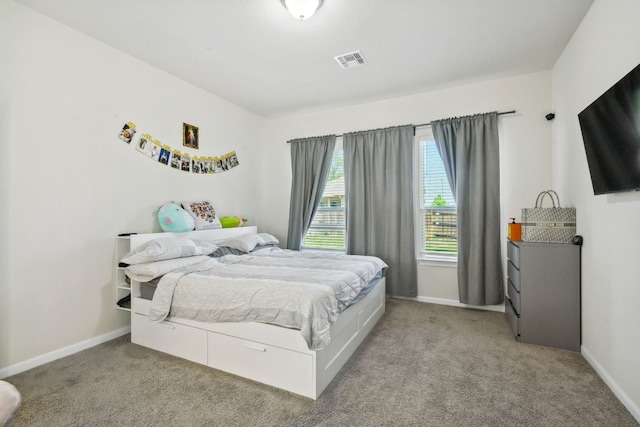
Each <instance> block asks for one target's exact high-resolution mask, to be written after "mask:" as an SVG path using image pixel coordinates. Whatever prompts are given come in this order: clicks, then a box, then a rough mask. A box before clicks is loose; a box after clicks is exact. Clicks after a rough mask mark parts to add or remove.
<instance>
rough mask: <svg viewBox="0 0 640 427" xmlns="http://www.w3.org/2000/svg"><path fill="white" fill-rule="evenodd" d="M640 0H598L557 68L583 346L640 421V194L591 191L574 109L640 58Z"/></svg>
mask: <svg viewBox="0 0 640 427" xmlns="http://www.w3.org/2000/svg"><path fill="white" fill-rule="evenodd" d="M638 17H640V2H638V1H637V0H596V2H595V3H594V4H593V6H592V7H591V9H590V11H589V13H588V14H587V16H586V17H585V19H584V21H583V22H582V24H581V25H580V27H579V28H578V30H577V31H576V33H575V35H574V36H573V38H572V40H571V42H570V43H569V45H568V46H567V48H566V49H565V51H564V53H563V54H562V56H561V57H560V59H559V60H558V62H557V63H556V65H555V67H554V69H553V106H554V110H555V112H556V119H555V120H554V122H553V139H554V145H553V159H554V164H553V182H554V186H555V187H556V188H558V189H559V190H560V191H561V192H562V193H564V194H566V195H567V197H568V200H567V201H568V202H570V203H572V204H575V206H576V208H577V216H578V233H579V234H582V235H583V236H584V246H583V248H582V351H583V354H584V355H585V357H587V359H588V360H589V361H590V362H591V363H592V365H594V367H596V369H597V370H598V371H599V372H600V374H601V375H602V376H603V377H604V378H605V380H606V381H607V382H608V383H609V386H610V387H611V388H612V389H613V390H614V392H616V394H617V395H618V397H619V398H620V399H621V400H622V401H623V403H625V404H626V405H627V407H628V408H629V409H630V410H631V412H633V414H634V416H635V417H636V418H637V419H639V420H640V363H638V361H639V360H640V328H639V327H638V326H639V325H640V307H639V305H638V302H639V301H640V262H638V261H639V259H640V258H639V256H640V222H639V221H638V219H639V218H640V193H621V194H613V195H601V196H594V195H593V189H592V187H591V181H590V176H589V169H588V166H587V160H586V155H585V151H584V146H583V145H582V137H581V134H580V127H579V123H578V118H577V115H578V113H579V112H580V111H582V110H583V109H584V108H585V107H586V106H587V105H589V104H590V103H591V102H592V101H594V100H595V99H596V98H597V97H598V96H600V95H601V94H602V93H604V92H605V91H606V90H607V89H608V88H609V87H611V85H613V84H614V83H615V82H617V81H618V80H619V79H620V78H622V77H623V76H624V75H625V74H627V73H628V72H629V71H631V69H632V68H634V67H635V66H637V65H638V64H639V63H640V26H639V25H638Z"/></svg>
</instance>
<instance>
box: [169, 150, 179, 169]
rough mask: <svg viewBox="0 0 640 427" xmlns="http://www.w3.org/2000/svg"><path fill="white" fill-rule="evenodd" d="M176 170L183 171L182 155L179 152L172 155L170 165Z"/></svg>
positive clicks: (176, 151)
mask: <svg viewBox="0 0 640 427" xmlns="http://www.w3.org/2000/svg"><path fill="white" fill-rule="evenodd" d="M169 164H170V165H171V167H172V168H174V169H181V166H182V155H181V154H180V152H179V151H178V150H175V151H174V152H173V153H172V155H171V161H170V163H169Z"/></svg>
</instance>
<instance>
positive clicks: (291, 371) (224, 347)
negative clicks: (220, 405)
mask: <svg viewBox="0 0 640 427" xmlns="http://www.w3.org/2000/svg"><path fill="white" fill-rule="evenodd" d="M208 354H209V358H208V363H207V365H208V366H210V367H212V368H216V369H220V370H222V371H225V372H229V373H232V374H236V375H240V376H243V377H245V378H250V379H252V380H256V381H259V382H261V383H264V384H269V385H272V386H275V387H279V388H284V389H285V390H290V391H293V392H294V393H298V394H302V395H308V393H309V392H308V390H311V389H313V388H315V382H314V378H315V372H314V366H313V364H314V362H313V357H312V356H311V355H310V354H304V353H299V352H297V351H292V350H287V349H284V348H280V347H275V346H271V345H267V344H262V343H258V342H255V341H248V340H244V339H242V338H236V337H232V336H229V335H224V334H219V333H216V332H208ZM308 397H312V398H315V396H308Z"/></svg>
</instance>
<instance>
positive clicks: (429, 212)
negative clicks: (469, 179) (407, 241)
mask: <svg viewBox="0 0 640 427" xmlns="http://www.w3.org/2000/svg"><path fill="white" fill-rule="evenodd" d="M419 152H420V156H419V157H420V158H419V164H420V165H419V168H418V169H419V185H418V188H419V189H420V202H419V208H420V212H419V218H420V222H419V224H417V227H416V231H417V232H418V233H419V234H420V235H419V236H418V241H419V242H420V253H421V256H423V257H424V256H429V255H439V256H450V257H455V256H456V254H457V208H456V203H455V198H454V197H453V193H452V192H451V186H450V185H449V181H448V179H447V174H446V172H445V169H444V164H443V162H442V158H441V157H440V153H439V152H438V147H437V145H436V142H435V140H434V139H433V136H432V135H429V134H427V135H426V136H423V137H421V138H420V139H419Z"/></svg>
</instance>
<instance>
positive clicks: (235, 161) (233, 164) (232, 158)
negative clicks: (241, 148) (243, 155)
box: [228, 151, 240, 168]
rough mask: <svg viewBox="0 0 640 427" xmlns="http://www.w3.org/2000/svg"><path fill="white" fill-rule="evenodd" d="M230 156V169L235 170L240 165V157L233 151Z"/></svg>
mask: <svg viewBox="0 0 640 427" xmlns="http://www.w3.org/2000/svg"><path fill="white" fill-rule="evenodd" d="M228 156H229V160H228V161H229V163H230V165H231V166H230V167H232V168H235V167H236V166H239V165H240V162H238V156H237V155H236V152H235V151H232V152H231V153H229V154H228Z"/></svg>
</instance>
